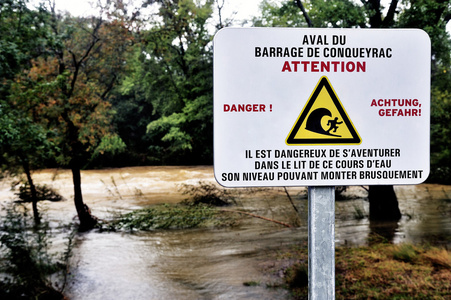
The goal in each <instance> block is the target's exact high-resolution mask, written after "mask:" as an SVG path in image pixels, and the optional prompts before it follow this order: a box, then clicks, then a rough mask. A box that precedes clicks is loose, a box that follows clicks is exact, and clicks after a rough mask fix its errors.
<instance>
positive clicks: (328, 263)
mask: <svg viewBox="0 0 451 300" xmlns="http://www.w3.org/2000/svg"><path fill="white" fill-rule="evenodd" d="M308 218H309V226H308V277H309V299H310V300H327V299H335V187H329V186H328V187H309V188H308Z"/></svg>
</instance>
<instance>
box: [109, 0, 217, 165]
mask: <svg viewBox="0 0 451 300" xmlns="http://www.w3.org/2000/svg"><path fill="white" fill-rule="evenodd" d="M145 5H154V6H156V7H157V8H158V16H157V18H156V19H155V20H153V21H150V25H149V27H150V29H147V30H144V31H142V32H141V47H140V48H139V49H137V50H136V52H135V61H134V62H133V63H132V65H133V66H134V72H133V73H132V74H131V75H129V76H128V77H127V78H126V79H125V80H124V82H123V85H122V87H121V90H120V92H121V96H120V98H119V96H118V98H117V99H116V100H115V103H116V104H115V106H116V107H121V111H119V114H118V116H117V117H118V119H117V120H118V121H120V122H121V123H120V124H121V126H124V125H125V126H128V127H130V124H129V123H131V122H130V120H129V117H128V116H127V115H130V116H131V117H132V118H133V119H134V120H138V122H139V124H141V126H139V127H134V132H133V134H134V135H140V134H142V132H143V131H145V133H146V136H145V138H143V139H145V141H146V145H147V148H148V149H146V150H147V152H150V155H151V156H152V157H151V158H150V160H152V161H153V162H159V163H166V164H175V163H178V164H180V163H182V164H195V163H207V162H211V161H212V152H213V151H212V140H213V139H212V136H213V134H212V127H213V126H212V125H213V124H212V110H213V96H212V87H213V83H212V82H213V80H212V79H213V70H212V57H213V55H212V44H211V41H212V35H211V34H210V33H209V31H208V28H207V25H208V23H207V21H208V19H209V18H210V17H211V14H212V5H213V1H206V2H205V3H204V4H195V3H194V1H192V0H181V1H166V0H165V1H147V2H146V3H145ZM123 99H127V100H125V101H122V100H123ZM136 103H140V106H141V105H142V107H137V105H136ZM122 108H125V110H122ZM140 109H142V110H141V111H139V110H140ZM132 112H138V115H136V114H134V115H132ZM149 112H151V114H150V115H149V114H148V113H149ZM119 117H120V118H121V119H119ZM144 121H146V122H147V123H146V124H145V126H142V124H143V123H144ZM135 122H136V121H135ZM122 134H123V135H125V134H126V133H125V132H124V133H122ZM123 135H122V136H123Z"/></svg>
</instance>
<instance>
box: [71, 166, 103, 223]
mask: <svg viewBox="0 0 451 300" xmlns="http://www.w3.org/2000/svg"><path fill="white" fill-rule="evenodd" d="M71 170H72V178H73V182H74V203H75V208H76V209H77V214H78V219H79V220H80V227H79V231H88V230H91V229H93V228H94V226H95V225H96V224H97V218H96V217H94V216H92V215H91V211H90V210H89V207H88V206H87V205H86V204H84V203H83V195H82V193H81V174H80V168H79V167H78V166H76V165H75V164H72V166H71Z"/></svg>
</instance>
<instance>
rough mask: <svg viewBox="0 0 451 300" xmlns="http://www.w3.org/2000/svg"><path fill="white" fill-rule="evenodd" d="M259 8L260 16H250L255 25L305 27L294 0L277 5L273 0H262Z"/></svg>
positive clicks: (305, 24)
mask: <svg viewBox="0 0 451 300" xmlns="http://www.w3.org/2000/svg"><path fill="white" fill-rule="evenodd" d="M260 10H261V16H258V17H253V18H252V23H253V25H254V26H256V27H307V23H306V22H305V19H304V17H303V16H302V13H301V11H300V10H299V7H297V6H296V3H295V1H284V2H282V3H281V4H280V6H279V5H278V4H276V3H274V2H273V1H270V0H263V1H262V2H261V4H260Z"/></svg>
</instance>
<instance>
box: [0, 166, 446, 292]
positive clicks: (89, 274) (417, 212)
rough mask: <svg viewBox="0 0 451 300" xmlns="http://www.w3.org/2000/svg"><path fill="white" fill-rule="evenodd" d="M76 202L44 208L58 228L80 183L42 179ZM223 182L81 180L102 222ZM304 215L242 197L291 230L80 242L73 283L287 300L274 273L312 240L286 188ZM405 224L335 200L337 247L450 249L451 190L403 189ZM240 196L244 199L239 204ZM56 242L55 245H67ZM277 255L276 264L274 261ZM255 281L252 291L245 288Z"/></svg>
mask: <svg viewBox="0 0 451 300" xmlns="http://www.w3.org/2000/svg"><path fill="white" fill-rule="evenodd" d="M33 177H34V179H35V181H36V183H39V184H44V183H45V184H47V185H48V186H51V187H52V188H54V189H55V190H57V191H58V192H59V193H60V194H61V195H63V196H64V197H65V198H66V199H67V200H66V201H62V202H52V203H48V202H47V203H45V202H44V203H40V208H41V209H44V208H45V209H46V210H47V215H48V218H49V220H50V222H51V224H53V226H54V227H58V224H61V223H65V224H67V223H70V222H72V219H74V220H76V212H75V208H74V205H73V202H72V199H73V191H72V178H71V174H70V172H69V171H67V170H42V171H38V172H35V173H34V175H33ZM199 181H203V182H211V183H215V180H214V176H213V168H212V167H211V166H193V167H130V168H121V169H109V170H92V171H83V172H82V189H83V194H84V200H85V203H86V204H87V205H88V206H89V207H90V208H91V210H92V212H93V214H94V215H96V216H97V217H99V218H102V219H110V218H111V217H112V216H113V215H114V213H115V212H127V211H132V210H134V209H138V208H142V207H146V206H149V205H152V204H158V203H177V202H180V201H181V200H183V199H185V198H186V196H185V195H182V194H181V192H180V191H179V187H180V185H181V184H189V185H196V184H197V183H198V182H199ZM10 184H11V180H8V179H4V180H2V181H0V197H1V198H0V199H1V201H2V202H7V201H11V200H12V199H13V198H14V194H13V191H11V190H10ZM287 190H288V192H289V194H290V196H291V198H292V199H293V201H294V203H295V205H296V207H297V208H298V210H299V211H300V215H299V219H297V215H296V214H295V213H294V209H293V208H292V207H291V204H290V202H289V200H288V197H287V195H286V193H285V191H284V190H283V189H281V188H270V189H264V190H260V189H252V190H244V189H241V190H237V191H234V192H236V193H238V198H237V200H238V206H239V208H240V209H245V210H247V211H250V212H252V213H255V214H257V215H261V216H264V217H267V218H271V219H275V220H279V221H282V222H286V223H292V224H293V223H294V222H296V223H297V225H298V226H297V227H296V228H286V227H282V226H280V225H278V224H275V223H272V222H268V221H264V220H261V219H257V218H251V217H241V218H243V220H242V221H241V222H240V225H239V226H236V227H229V228H220V229H217V228H216V229H213V228H212V229H191V230H166V231H164V230H161V231H152V232H136V233H133V234H132V233H124V232H115V233H106V232H103V233H101V232H96V231H92V232H88V233H81V234H78V235H77V237H76V244H75V245H76V246H75V248H74V256H73V258H72V267H71V273H70V277H69V283H68V286H67V288H66V290H65V293H66V294H67V296H68V297H69V298H70V299H72V300H76V299H102V300H103V299H287V298H288V295H287V293H286V292H285V291H284V290H283V289H276V288H268V287H267V285H266V284H269V285H271V284H274V283H277V280H278V278H279V274H277V273H273V272H265V270H266V267H267V266H268V264H271V261H270V260H271V259H273V257H274V256H272V255H273V254H274V253H275V252H277V250H279V249H282V248H283V247H286V246H289V245H293V244H297V243H300V242H303V241H304V242H305V241H306V239H307V224H308V221H307V208H308V204H307V196H306V189H305V188H302V187H300V188H288V189H287ZM395 191H396V193H397V196H398V200H399V206H400V209H401V211H402V213H403V217H402V219H401V220H400V221H399V222H395V223H374V222H370V221H369V220H368V218H367V217H366V216H367V214H368V202H367V201H366V191H365V190H364V189H363V188H362V187H350V188H348V190H347V191H346V192H345V196H346V200H342V201H336V225H335V226H336V227H335V230H336V237H335V239H336V244H337V245H351V246H352V245H364V244H367V243H368V242H369V240H370V239H369V237H370V236H371V234H372V233H377V234H379V235H382V236H385V237H386V238H388V239H389V240H391V241H392V242H394V243H401V242H411V243H433V244H442V245H445V246H446V247H450V246H451V186H443V185H434V184H422V185H417V186H396V187H395ZM240 195H241V196H240ZM63 242H64V241H63V240H56V241H55V243H54V244H55V247H62V244H63ZM269 257H272V258H271V259H270V258H269ZM246 282H247V283H253V284H251V286H246V285H244V283H246Z"/></svg>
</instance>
